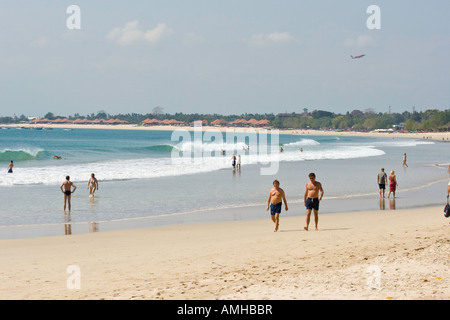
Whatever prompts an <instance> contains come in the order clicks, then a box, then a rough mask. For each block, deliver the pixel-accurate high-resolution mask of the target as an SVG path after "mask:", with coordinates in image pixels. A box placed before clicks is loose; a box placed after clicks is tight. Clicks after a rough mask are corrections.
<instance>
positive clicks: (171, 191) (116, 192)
mask: <svg viewBox="0 0 450 320" xmlns="http://www.w3.org/2000/svg"><path fill="white" fill-rule="evenodd" d="M189 135H190V136H189V137H187V136H184V138H183V139H179V136H177V137H176V138H178V139H174V135H173V134H172V132H170V131H139V130H133V131H127V130H95V129H73V130H64V129H53V130H24V129H22V130H18V129H14V128H10V129H8V130H0V166H2V167H4V170H3V172H1V173H0V238H16V237H30V236H45V235H59V234H70V233H72V234H73V233H83V232H93V231H106V230H116V229H125V228H135V227H151V226H159V225H165V224H186V223H198V222H216V221H236V220H237V221H239V220H251V219H264V218H268V216H267V215H268V213H267V212H266V211H265V205H266V201H267V196H268V191H269V189H270V188H271V186H272V181H273V180H274V179H278V180H279V181H280V183H281V185H280V187H281V188H283V189H284V190H285V192H286V195H287V201H288V204H289V211H288V212H287V213H286V212H284V208H283V213H282V215H283V214H287V215H289V216H299V217H300V216H301V217H303V216H304V207H303V194H304V190H305V184H306V182H307V181H308V174H309V172H315V173H316V176H317V180H318V181H320V182H322V184H323V187H324V190H325V196H324V199H323V201H322V202H321V205H320V206H321V207H320V212H321V214H328V213H337V212H349V211H360V210H392V211H394V210H395V209H403V208H411V207H418V206H419V207H420V206H434V205H441V204H443V203H444V202H445V194H446V193H445V192H446V185H447V183H448V180H449V178H450V177H449V176H450V175H449V174H448V172H447V168H448V165H449V158H448V152H447V151H446V150H447V149H448V146H449V145H448V143H445V142H432V141H425V140H418V139H409V138H402V139H391V138H372V137H346V136H339V135H336V136H313V135H286V134H284V135H280V136H279V141H276V139H274V138H273V139H272V140H270V136H269V140H270V141H274V145H275V146H276V148H275V149H276V152H277V153H278V152H279V151H278V150H279V147H282V148H283V152H282V153H279V154H277V157H279V159H278V160H279V162H278V161H277V162H276V163H274V162H272V163H271V162H270V159H271V158H270V157H269V156H268V155H266V154H265V153H262V152H259V153H258V152H257V151H256V150H258V151H261V150H263V151H264V150H265V149H262V148H261V141H262V140H264V139H262V138H263V137H262V136H258V137H257V139H254V137H246V136H245V134H236V136H237V138H236V140H233V141H227V139H226V138H227V136H226V134H222V135H221V137H219V136H217V135H216V136H215V137H213V138H211V137H210V136H208V137H207V138H206V136H204V137H203V140H202V143H201V144H196V143H195V139H194V133H192V132H191V133H189ZM270 141H269V142H270ZM275 142H276V144H275ZM199 145H200V150H198V149H197V148H198V147H199ZM249 147H250V148H249ZM300 148H302V149H303V152H301V151H300ZM222 150H224V151H225V155H222V153H221V151H222ZM404 152H406V153H407V155H408V166H409V167H408V168H403V167H402V156H403V153H404ZM232 153H235V154H240V155H241V158H242V169H241V170H240V172H239V171H233V170H232V169H231V168H232V167H231V159H230V157H231V154H232ZM272 153H273V154H275V151H274V150H272ZM55 154H56V155H60V156H61V157H62V159H61V160H54V159H53V155H55ZM191 154H196V155H199V154H200V155H201V156H200V158H201V159H200V161H193V160H192V158H190V155H191ZM180 155H183V156H186V158H177V159H174V157H175V158H176V157H180ZM188 155H189V156H188ZM10 160H14V163H15V167H14V173H13V174H7V173H6V171H7V170H6V168H7V165H8V163H9V161H10ZM275 164H276V165H275ZM270 166H273V167H276V168H277V170H276V171H275V174H270V175H264V174H261V173H262V171H264V169H267V168H269V167H270ZM278 166H279V167H278ZM381 167H384V168H385V171H386V172H387V173H389V172H390V170H395V173H396V175H397V180H398V184H399V186H398V189H397V198H396V199H395V201H393V200H392V199H387V198H386V199H385V200H384V201H380V199H379V196H378V185H377V183H376V176H377V173H378V172H379V171H380V168H381ZM91 172H94V173H95V174H96V176H97V178H98V179H99V183H100V188H99V190H98V191H97V192H96V196H95V198H89V196H88V190H87V181H88V179H89V176H90V174H91ZM66 175H70V176H71V178H72V181H73V182H74V183H75V185H76V186H77V190H76V192H75V193H74V194H73V196H72V212H71V213H70V214H68V213H64V212H63V210H62V199H63V196H62V193H61V191H60V190H59V185H60V184H61V182H62V181H63V180H64V177H65V176H66ZM386 196H387V194H386Z"/></svg>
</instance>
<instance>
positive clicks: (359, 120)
mask: <svg viewBox="0 0 450 320" xmlns="http://www.w3.org/2000/svg"><path fill="white" fill-rule="evenodd" d="M44 118H47V119H50V120H53V119H56V118H68V119H70V120H75V119H88V120H93V119H111V118H114V119H120V120H125V121H127V122H128V123H130V124H140V123H141V122H142V121H144V120H145V119H147V118H151V119H158V120H164V119H175V120H178V121H184V122H186V123H192V122H193V121H197V120H206V121H207V122H208V123H211V122H212V121H214V120H216V119H223V120H225V121H227V122H230V121H234V120H237V119H245V120H250V119H256V120H263V119H266V120H269V122H270V126H271V127H273V128H280V129H286V128H292V129H307V128H309V129H336V130H374V129H389V128H392V127H393V126H400V127H403V130H405V131H421V130H426V131H449V130H450V109H447V110H444V111H440V110H437V109H429V110H426V111H421V112H408V111H405V112H403V113H375V112H373V111H370V110H369V111H366V112H357V113H355V112H352V113H350V112H347V113H346V114H336V113H333V112H328V111H324V110H315V111H313V112H311V113H305V112H303V113H299V114H296V113H291V114H278V115H274V114H273V113H264V114H257V113H244V114H241V115H220V114H216V113H215V114H201V113H182V112H177V113H175V114H168V113H164V112H163V109H162V108H159V107H157V108H154V109H153V110H152V112H151V113H147V114H138V113H127V114H117V115H111V114H108V113H106V112H105V111H103V110H102V111H99V112H97V113H96V114H95V113H91V114H89V115H86V116H81V115H80V114H78V113H75V114H74V115H73V116H68V117H66V116H59V115H55V114H53V113H52V112H48V113H47V114H45V116H44ZM24 122H29V120H28V118H27V117H26V116H24V115H21V116H20V117H0V123H3V124H17V123H24Z"/></svg>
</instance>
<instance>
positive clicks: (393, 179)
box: [388, 170, 398, 198]
mask: <svg viewBox="0 0 450 320" xmlns="http://www.w3.org/2000/svg"><path fill="white" fill-rule="evenodd" d="M397 186H398V183H397V178H396V177H395V173H394V170H391V174H390V175H389V194H388V198H389V197H390V196H391V192H392V196H393V197H394V198H395V190H396V189H397Z"/></svg>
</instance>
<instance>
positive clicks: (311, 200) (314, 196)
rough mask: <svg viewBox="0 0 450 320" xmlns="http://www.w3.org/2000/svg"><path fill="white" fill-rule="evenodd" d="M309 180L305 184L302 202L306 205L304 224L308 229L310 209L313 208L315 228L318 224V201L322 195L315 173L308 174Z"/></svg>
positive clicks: (320, 185)
mask: <svg viewBox="0 0 450 320" xmlns="http://www.w3.org/2000/svg"><path fill="white" fill-rule="evenodd" d="M309 180H310V181H309V182H308V183H307V184H306V191H305V199H304V204H305V207H306V226H305V228H304V229H305V230H306V231H308V228H309V221H310V219H311V210H314V221H315V225H316V230H318V229H317V227H318V224H319V201H321V200H322V197H323V189H322V184H321V183H320V182H319V181H316V175H315V174H314V173H312V172H311V173H310V174H309ZM319 192H320V196H319Z"/></svg>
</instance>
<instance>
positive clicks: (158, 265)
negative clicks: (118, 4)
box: [0, 207, 450, 300]
mask: <svg viewBox="0 0 450 320" xmlns="http://www.w3.org/2000/svg"><path fill="white" fill-rule="evenodd" d="M441 211H442V208H441V207H428V208H421V209H412V210H411V209H407V210H398V211H395V212H389V211H385V212H379V211H360V212H352V213H341V214H335V215H320V214H319V216H320V220H319V231H313V230H312V229H313V228H312V227H311V226H312V225H310V231H305V230H303V225H304V221H305V219H304V217H292V216H289V214H285V215H282V216H281V218H280V228H279V231H278V232H276V233H275V232H273V222H272V221H271V220H270V218H269V217H268V216H266V217H265V218H264V219H261V220H256V221H238V222H237V221H232V222H221V223H202V224H195V225H174V226H162V227H157V228H143V229H135V230H122V231H110V232H103V233H90V234H80V235H71V236H59V237H42V238H34V239H9V240H0V254H1V255H2V257H4V259H5V261H8V264H5V266H4V267H3V268H2V270H1V271H0V273H1V274H2V279H3V280H2V282H1V284H0V298H2V299H50V300H53V299H74V300H81V299H95V300H97V299H98V300H100V299H106V300H117V299H135V300H143V299H150V300H172V299H181V300H196V299H218V300H233V299H242V300H248V299H256V300H259V299H263V300H273V299H283V300H296V299H298V300H302V299H333V300H341V299H345V300H349V299H370V300H386V299H394V300H402V299H412V300H426V299H439V300H446V299H448V298H449V297H450V291H449V283H450V282H449V279H450V278H449V277H448V274H449V271H450V270H449V266H448V249H449V248H450V243H449V240H448V230H449V229H448V228H449V227H450V225H449V224H448V219H445V218H444V217H443V213H442V212H441ZM73 266H75V267H78V268H79V272H80V275H81V278H80V279H81V280H80V288H79V289H76V288H75V289H74V288H70V287H69V286H68V283H69V281H68V280H69V277H70V275H71V273H70V272H68V271H67V270H68V267H73ZM372 269H373V270H375V271H373V272H375V273H373V272H372ZM371 272H372V273H371ZM374 275H375V278H373V277H374ZM377 277H378V278H377Z"/></svg>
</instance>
